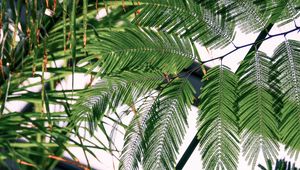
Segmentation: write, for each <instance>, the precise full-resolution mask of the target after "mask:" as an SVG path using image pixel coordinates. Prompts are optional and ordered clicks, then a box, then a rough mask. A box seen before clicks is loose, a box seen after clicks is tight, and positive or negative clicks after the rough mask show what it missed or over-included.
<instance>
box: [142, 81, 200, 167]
mask: <svg viewBox="0 0 300 170" xmlns="http://www.w3.org/2000/svg"><path fill="white" fill-rule="evenodd" d="M194 93H195V91H194V89H193V87H192V86H191V84H190V83H189V81H188V80H187V79H175V80H172V81H171V82H169V83H168V85H167V87H165V88H164V89H163V90H162V91H161V93H160V94H159V98H158V100H157V101H156V102H155V103H154V105H155V107H153V108H152V109H151V111H150V112H149V119H148V121H147V127H146V129H145V140H144V142H145V144H144V159H143V168H144V169H145V170H152V169H174V167H175V163H176V155H177V154H178V149H179V146H180V144H181V142H182V139H183V136H184V134H185V127H186V124H187V121H186V118H187V114H188V111H187V108H188V107H190V106H191V104H192V102H193V99H194Z"/></svg>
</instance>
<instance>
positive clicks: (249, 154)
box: [237, 51, 279, 167]
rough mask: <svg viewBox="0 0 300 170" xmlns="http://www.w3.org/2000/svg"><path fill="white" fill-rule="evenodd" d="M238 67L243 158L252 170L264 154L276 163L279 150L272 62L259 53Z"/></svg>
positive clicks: (252, 55) (255, 53) (253, 54)
mask: <svg viewBox="0 0 300 170" xmlns="http://www.w3.org/2000/svg"><path fill="white" fill-rule="evenodd" d="M249 55H250V57H247V58H248V61H245V60H244V63H243V65H241V66H240V67H239V70H238V71H237V75H238V76H239V84H238V89H239V99H238V104H239V120H240V128H241V129H240V130H241V140H242V148H243V150H242V151H243V153H244V156H246V159H247V160H248V162H249V163H251V164H252V167H254V166H255V164H256V161H257V158H258V155H259V153H260V152H261V151H262V153H263V155H264V158H265V160H268V159H270V160H272V162H273V161H274V160H275V159H276V157H277V155H278V150H279V144H278V138H279V132H278V127H279V124H278V117H279V115H275V113H274V109H273V107H272V106H273V101H274V100H273V96H272V91H271V87H270V83H269V74H270V68H271V64H272V63H271V61H270V58H268V57H267V56H266V54H264V53H262V52H259V51H256V52H253V53H251V54H249Z"/></svg>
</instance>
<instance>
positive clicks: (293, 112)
mask: <svg viewBox="0 0 300 170" xmlns="http://www.w3.org/2000/svg"><path fill="white" fill-rule="evenodd" d="M273 59H274V68H277V71H278V72H279V73H280V74H279V75H278V80H280V88H281V91H282V94H283V96H282V103H283V107H282V109H281V128H280V132H281V140H282V142H283V143H284V144H286V146H287V147H288V151H289V153H290V155H292V156H293V155H298V153H299V150H300V142H299V141H300V126H299V124H300V43H299V42H298V41H295V40H286V41H285V42H283V43H281V44H280V45H279V46H278V47H277V49H276V50H275V53H274V56H273Z"/></svg>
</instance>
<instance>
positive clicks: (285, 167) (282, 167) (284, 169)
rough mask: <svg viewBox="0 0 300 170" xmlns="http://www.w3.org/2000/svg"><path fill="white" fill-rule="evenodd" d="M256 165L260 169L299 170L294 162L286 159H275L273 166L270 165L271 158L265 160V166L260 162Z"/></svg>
mask: <svg viewBox="0 0 300 170" xmlns="http://www.w3.org/2000/svg"><path fill="white" fill-rule="evenodd" d="M258 167H259V168H260V169H261V170H299V169H300V168H297V167H296V166H295V163H292V162H289V161H286V160H284V159H277V160H276V164H275V166H274V168H273V166H272V161H271V160H268V161H267V167H264V166H263V165H261V164H259V165H258Z"/></svg>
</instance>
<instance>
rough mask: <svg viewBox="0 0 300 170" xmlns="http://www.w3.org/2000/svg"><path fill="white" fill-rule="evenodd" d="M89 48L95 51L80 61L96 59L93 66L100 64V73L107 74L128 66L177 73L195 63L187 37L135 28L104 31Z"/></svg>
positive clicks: (192, 50) (193, 51)
mask: <svg viewBox="0 0 300 170" xmlns="http://www.w3.org/2000/svg"><path fill="white" fill-rule="evenodd" d="M87 49H88V50H89V52H90V53H91V54H94V55H93V56H92V57H88V58H86V59H85V60H83V61H81V62H86V61H89V60H92V59H96V60H97V62H96V63H95V64H94V66H92V67H91V70H92V69H94V68H95V67H96V66H100V67H101V68H100V73H101V72H102V73H107V74H109V73H116V72H120V71H122V70H128V69H130V70H138V69H139V70H153V69H159V70H162V71H163V72H167V73H178V72H179V71H181V70H182V69H184V68H186V67H188V66H189V65H190V64H191V63H192V61H193V59H194V58H195V53H196V51H195V50H194V49H193V46H192V44H191V42H190V41H189V40H188V39H184V38H178V37H176V36H174V35H170V34H166V33H163V32H155V31H152V30H146V29H133V28H131V29H125V31H120V32H106V33H103V35H102V36H101V37H100V39H99V41H97V42H94V43H93V44H89V45H88V46H87ZM153 66H155V67H153Z"/></svg>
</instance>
